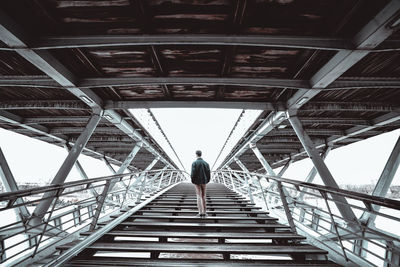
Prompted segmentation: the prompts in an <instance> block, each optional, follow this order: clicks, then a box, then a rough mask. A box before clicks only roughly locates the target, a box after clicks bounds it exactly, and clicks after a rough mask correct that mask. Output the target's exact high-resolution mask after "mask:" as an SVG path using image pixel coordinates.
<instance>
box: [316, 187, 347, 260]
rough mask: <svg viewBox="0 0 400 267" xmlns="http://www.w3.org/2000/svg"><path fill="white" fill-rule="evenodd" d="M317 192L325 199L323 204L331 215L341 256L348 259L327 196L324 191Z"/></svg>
mask: <svg viewBox="0 0 400 267" xmlns="http://www.w3.org/2000/svg"><path fill="white" fill-rule="evenodd" d="M319 193H320V194H321V196H322V197H323V198H324V200H325V205H326V207H327V208H328V212H329V216H330V217H331V223H332V225H333V228H334V229H335V232H336V236H337V238H338V240H339V243H340V247H341V248H342V252H343V257H344V258H345V260H346V261H349V259H348V258H347V254H346V249H345V248H344V246H343V241H342V238H341V237H340V234H339V230H338V229H337V225H336V222H335V219H334V218H333V214H332V211H331V208H330V206H329V203H328V197H327V195H326V193H325V192H323V191H321V190H320V191H319Z"/></svg>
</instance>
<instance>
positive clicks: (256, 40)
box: [32, 34, 393, 50]
mask: <svg viewBox="0 0 400 267" xmlns="http://www.w3.org/2000/svg"><path fill="white" fill-rule="evenodd" d="M392 43H393V42H392ZM139 45H140V46H142V45H151V46H153V45H223V46H227V45H228V46H229V45H243V46H261V47H284V48H305V49H321V50H341V49H352V48H354V47H353V44H351V43H350V42H349V40H346V39H341V38H334V37H302V36H262V35H222V34H220V35H217V34H214V35H209V34H165V35H156V34H152V35H94V36H93V35H92V36H48V37H41V38H40V39H39V41H38V42H37V43H36V45H35V46H33V47H32V48H33V49H61V48H75V47H113V46H139Z"/></svg>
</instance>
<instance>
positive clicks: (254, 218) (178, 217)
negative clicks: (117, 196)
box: [110, 215, 278, 221]
mask: <svg viewBox="0 0 400 267" xmlns="http://www.w3.org/2000/svg"><path fill="white" fill-rule="evenodd" d="M110 217H111V218H118V217H119V215H111V216H110ZM129 218H130V219H174V220H195V219H199V220H203V221H204V220H239V221H248V220H266V221H277V220H278V219H277V218H272V217H242V216H241V217H235V216H207V217H205V218H197V217H194V216H171V215H132V216H130V217H129Z"/></svg>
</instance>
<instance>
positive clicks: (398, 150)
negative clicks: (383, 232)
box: [360, 137, 400, 227]
mask: <svg viewBox="0 0 400 267" xmlns="http://www.w3.org/2000/svg"><path fill="white" fill-rule="evenodd" d="M399 165H400V137H399V138H398V139H397V141H396V144H395V146H394V147H393V150H392V153H390V156H389V158H388V160H387V162H386V164H385V167H384V168H383V171H382V173H381V176H380V177H379V180H378V181H377V183H376V185H375V188H374V191H373V192H372V194H371V195H372V196H377V197H386V194H387V192H388V191H389V188H390V185H391V184H392V181H393V179H394V175H395V174H396V171H397V169H398V168H399ZM372 209H373V210H374V211H376V212H379V210H380V206H376V205H372ZM375 219H376V215H375V214H372V213H368V212H364V213H363V214H362V215H361V217H360V221H361V222H362V223H365V224H366V225H367V226H368V227H371V226H373V224H374V222H375Z"/></svg>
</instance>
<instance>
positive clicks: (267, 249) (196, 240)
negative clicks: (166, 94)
mask: <svg viewBox="0 0 400 267" xmlns="http://www.w3.org/2000/svg"><path fill="white" fill-rule="evenodd" d="M207 213H208V216H207V217H206V218H197V217H196V214H197V206H196V199H195V190H194V187H193V185H191V184H188V183H180V184H178V185H176V186H174V187H172V188H171V189H169V190H168V191H166V192H165V193H163V194H161V195H159V196H157V197H155V198H154V200H152V201H151V202H149V203H148V204H146V205H145V206H143V207H142V208H141V209H139V210H137V211H136V212H134V213H133V214H132V215H130V216H128V217H127V218H126V219H125V220H124V221H122V222H121V223H118V224H116V225H115V227H113V228H112V229H111V230H110V231H108V232H106V233H104V234H103V235H102V236H101V237H100V238H98V239H97V241H95V242H93V243H92V244H90V245H89V246H87V247H86V248H85V249H84V250H82V251H81V252H80V253H79V254H78V255H77V256H76V257H74V258H72V259H71V260H70V261H68V262H67V263H66V266H176V265H184V266H244V265H249V264H251V265H256V266H257V265H263V266H264V265H265V266H279V265H284V266H286V265H287V266H321V265H323V266H337V265H336V264H334V263H332V262H331V261H328V260H327V257H326V255H327V252H326V251H324V250H321V249H319V248H317V247H315V246H311V245H309V244H307V243H306V242H305V237H303V236H301V235H298V234H296V233H293V232H292V231H291V230H290V227H288V226H286V225H282V224H279V223H278V222H277V219H276V218H272V217H270V216H269V215H268V212H264V211H260V208H259V207H256V206H254V204H250V203H249V202H248V201H247V200H245V199H244V198H243V197H241V196H240V195H239V194H237V193H235V192H234V191H232V190H230V189H228V188H227V187H226V186H224V185H222V184H215V183H211V184H210V185H209V186H208V188H207ZM119 216H120V215H114V217H115V218H118V217H119ZM110 224H112V222H104V223H100V225H103V226H104V225H110ZM83 235H85V236H88V235H96V231H94V232H84V233H83ZM78 243H79V241H74V242H71V243H68V244H64V245H61V246H59V247H58V249H59V250H60V251H65V250H68V249H71V248H72V247H74V246H77V244H78ZM137 253H140V254H137Z"/></svg>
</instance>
